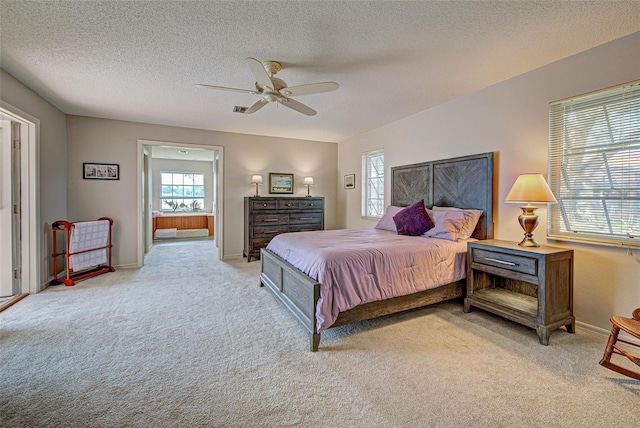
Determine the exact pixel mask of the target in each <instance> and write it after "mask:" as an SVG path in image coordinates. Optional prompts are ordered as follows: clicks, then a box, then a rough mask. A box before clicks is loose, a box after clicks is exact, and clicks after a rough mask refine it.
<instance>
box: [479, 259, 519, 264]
mask: <svg viewBox="0 0 640 428" xmlns="http://www.w3.org/2000/svg"><path fill="white" fill-rule="evenodd" d="M484 259H485V260H488V261H490V262H495V263H500V264H503V265H507V266H518V265H517V264H516V263H512V262H506V261H504V260H499V259H492V258H491V257H485V258H484Z"/></svg>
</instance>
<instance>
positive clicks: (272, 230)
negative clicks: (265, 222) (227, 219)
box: [253, 225, 289, 239]
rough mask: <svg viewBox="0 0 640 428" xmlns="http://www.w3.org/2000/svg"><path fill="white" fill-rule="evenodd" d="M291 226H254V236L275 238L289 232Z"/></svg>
mask: <svg viewBox="0 0 640 428" xmlns="http://www.w3.org/2000/svg"><path fill="white" fill-rule="evenodd" d="M288 231H289V226H286V225H284V226H256V227H254V228H253V238H269V239H270V238H273V237H274V236H276V235H279V234H281V233H287V232H288Z"/></svg>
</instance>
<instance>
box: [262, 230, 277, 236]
mask: <svg viewBox="0 0 640 428" xmlns="http://www.w3.org/2000/svg"><path fill="white" fill-rule="evenodd" d="M262 233H264V234H269V235H272V234H274V233H280V231H279V230H265V231H264V232H262Z"/></svg>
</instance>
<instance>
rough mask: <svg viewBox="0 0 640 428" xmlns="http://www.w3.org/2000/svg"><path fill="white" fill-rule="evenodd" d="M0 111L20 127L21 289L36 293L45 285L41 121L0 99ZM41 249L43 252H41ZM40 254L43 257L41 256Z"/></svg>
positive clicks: (45, 254) (46, 275) (46, 255)
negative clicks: (41, 237)
mask: <svg viewBox="0 0 640 428" xmlns="http://www.w3.org/2000/svg"><path fill="white" fill-rule="evenodd" d="M0 113H2V115H3V116H6V117H8V118H10V119H11V120H12V121H14V122H19V123H20V124H21V126H20V157H21V159H20V169H21V171H20V193H21V196H20V203H21V205H22V207H21V209H22V213H21V216H22V222H21V226H20V232H21V234H22V240H21V247H22V248H21V249H20V254H21V257H22V273H21V280H22V292H23V293H30V294H35V293H37V292H39V291H40V290H41V289H42V288H44V286H45V284H44V283H41V280H42V278H48V273H44V274H43V272H42V271H43V269H45V268H47V267H48V264H47V263H46V261H47V259H48V254H47V253H46V249H43V245H42V239H40V234H39V233H38V230H39V227H38V225H39V224H40V206H39V205H40V204H39V203H38V201H39V200H40V186H39V185H38V183H39V180H40V120H39V119H36V118H35V117H33V116H31V115H30V114H28V113H25V112H23V111H22V110H20V109H18V108H16V107H14V106H12V105H10V104H8V103H6V102H4V101H2V100H0ZM43 251H44V252H43ZM41 255H42V258H40V256H41Z"/></svg>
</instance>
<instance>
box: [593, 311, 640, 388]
mask: <svg viewBox="0 0 640 428" xmlns="http://www.w3.org/2000/svg"><path fill="white" fill-rule="evenodd" d="M632 317H633V318H624V317H619V316H613V317H611V320H610V321H611V324H613V327H612V328H611V334H610V335H609V340H608V341H607V347H606V348H605V350H604V355H603V357H602V360H600V365H602V366H604V367H606V368H608V369H611V370H613V371H615V372H618V373H621V374H623V375H625V376H629V377H631V378H633V379H637V380H640V372H635V371H632V370H629V369H627V368H624V367H622V366H619V365H617V364H614V363H612V362H611V357H612V356H613V354H618V355H622V356H624V357H627V358H628V359H629V360H630V361H631V362H632V363H634V364H635V365H637V366H638V367H640V357H637V356H634V355H632V354H630V353H629V352H628V351H625V350H624V349H622V348H620V347H618V346H617V343H618V342H622V343H625V344H627V345H629V346H632V347H634V348H637V349H640V345H639V344H637V343H633V342H630V341H628V340H623V339H620V338H619V337H618V334H619V333H620V330H622V331H624V332H625V333H628V334H629V335H631V336H633V337H635V338H637V339H640V308H637V309H636V310H635V311H633V314H632Z"/></svg>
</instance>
